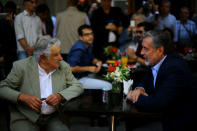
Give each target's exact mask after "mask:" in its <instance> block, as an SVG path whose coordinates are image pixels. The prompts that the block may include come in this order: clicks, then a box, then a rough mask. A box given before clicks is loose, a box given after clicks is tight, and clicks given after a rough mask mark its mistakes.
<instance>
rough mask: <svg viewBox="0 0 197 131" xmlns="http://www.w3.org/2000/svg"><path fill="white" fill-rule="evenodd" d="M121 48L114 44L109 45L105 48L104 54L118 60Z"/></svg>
mask: <svg viewBox="0 0 197 131" xmlns="http://www.w3.org/2000/svg"><path fill="white" fill-rule="evenodd" d="M119 53H120V50H119V49H118V48H116V47H113V46H107V47H105V48H104V54H105V55H106V56H107V57H111V59H112V60H117V59H118V57H119Z"/></svg>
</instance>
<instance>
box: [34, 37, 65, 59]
mask: <svg viewBox="0 0 197 131" xmlns="http://www.w3.org/2000/svg"><path fill="white" fill-rule="evenodd" d="M60 44H61V42H60V40H58V39H56V38H51V37H50V36H48V35H46V36H41V37H39V38H38V40H37V42H36V44H35V45H34V48H35V49H34V53H33V55H34V56H35V58H36V61H37V62H38V61H39V59H40V55H41V54H44V55H45V56H46V57H47V58H48V59H49V56H50V54H51V48H53V47H54V46H56V45H58V46H60Z"/></svg>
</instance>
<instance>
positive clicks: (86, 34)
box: [83, 32, 94, 36]
mask: <svg viewBox="0 0 197 131" xmlns="http://www.w3.org/2000/svg"><path fill="white" fill-rule="evenodd" d="M90 35H94V33H93V32H91V33H84V34H83V36H90Z"/></svg>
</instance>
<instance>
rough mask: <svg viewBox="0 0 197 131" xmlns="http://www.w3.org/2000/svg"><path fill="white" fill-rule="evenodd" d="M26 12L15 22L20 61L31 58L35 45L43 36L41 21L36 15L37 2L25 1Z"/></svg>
mask: <svg viewBox="0 0 197 131" xmlns="http://www.w3.org/2000/svg"><path fill="white" fill-rule="evenodd" d="M24 6H25V10H24V11H23V12H21V13H20V14H18V15H17V16H16V18H15V21H14V27H15V33H16V40H17V52H18V59H24V58H26V57H27V56H31V55H32V54H33V51H34V44H35V43H36V40H37V39H38V37H39V36H41V35H42V28H41V20H40V18H39V17H38V16H36V14H35V12H34V11H35V8H36V0H24Z"/></svg>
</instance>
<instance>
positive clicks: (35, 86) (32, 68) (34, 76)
mask: <svg viewBox="0 0 197 131" xmlns="http://www.w3.org/2000/svg"><path fill="white" fill-rule="evenodd" d="M28 67H29V69H28V70H29V72H28V77H29V85H31V88H32V90H33V92H34V95H36V96H37V97H39V98H41V95H40V80H39V72H38V64H37V62H36V60H35V58H34V57H32V58H31V60H30V62H29V66H28Z"/></svg>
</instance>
